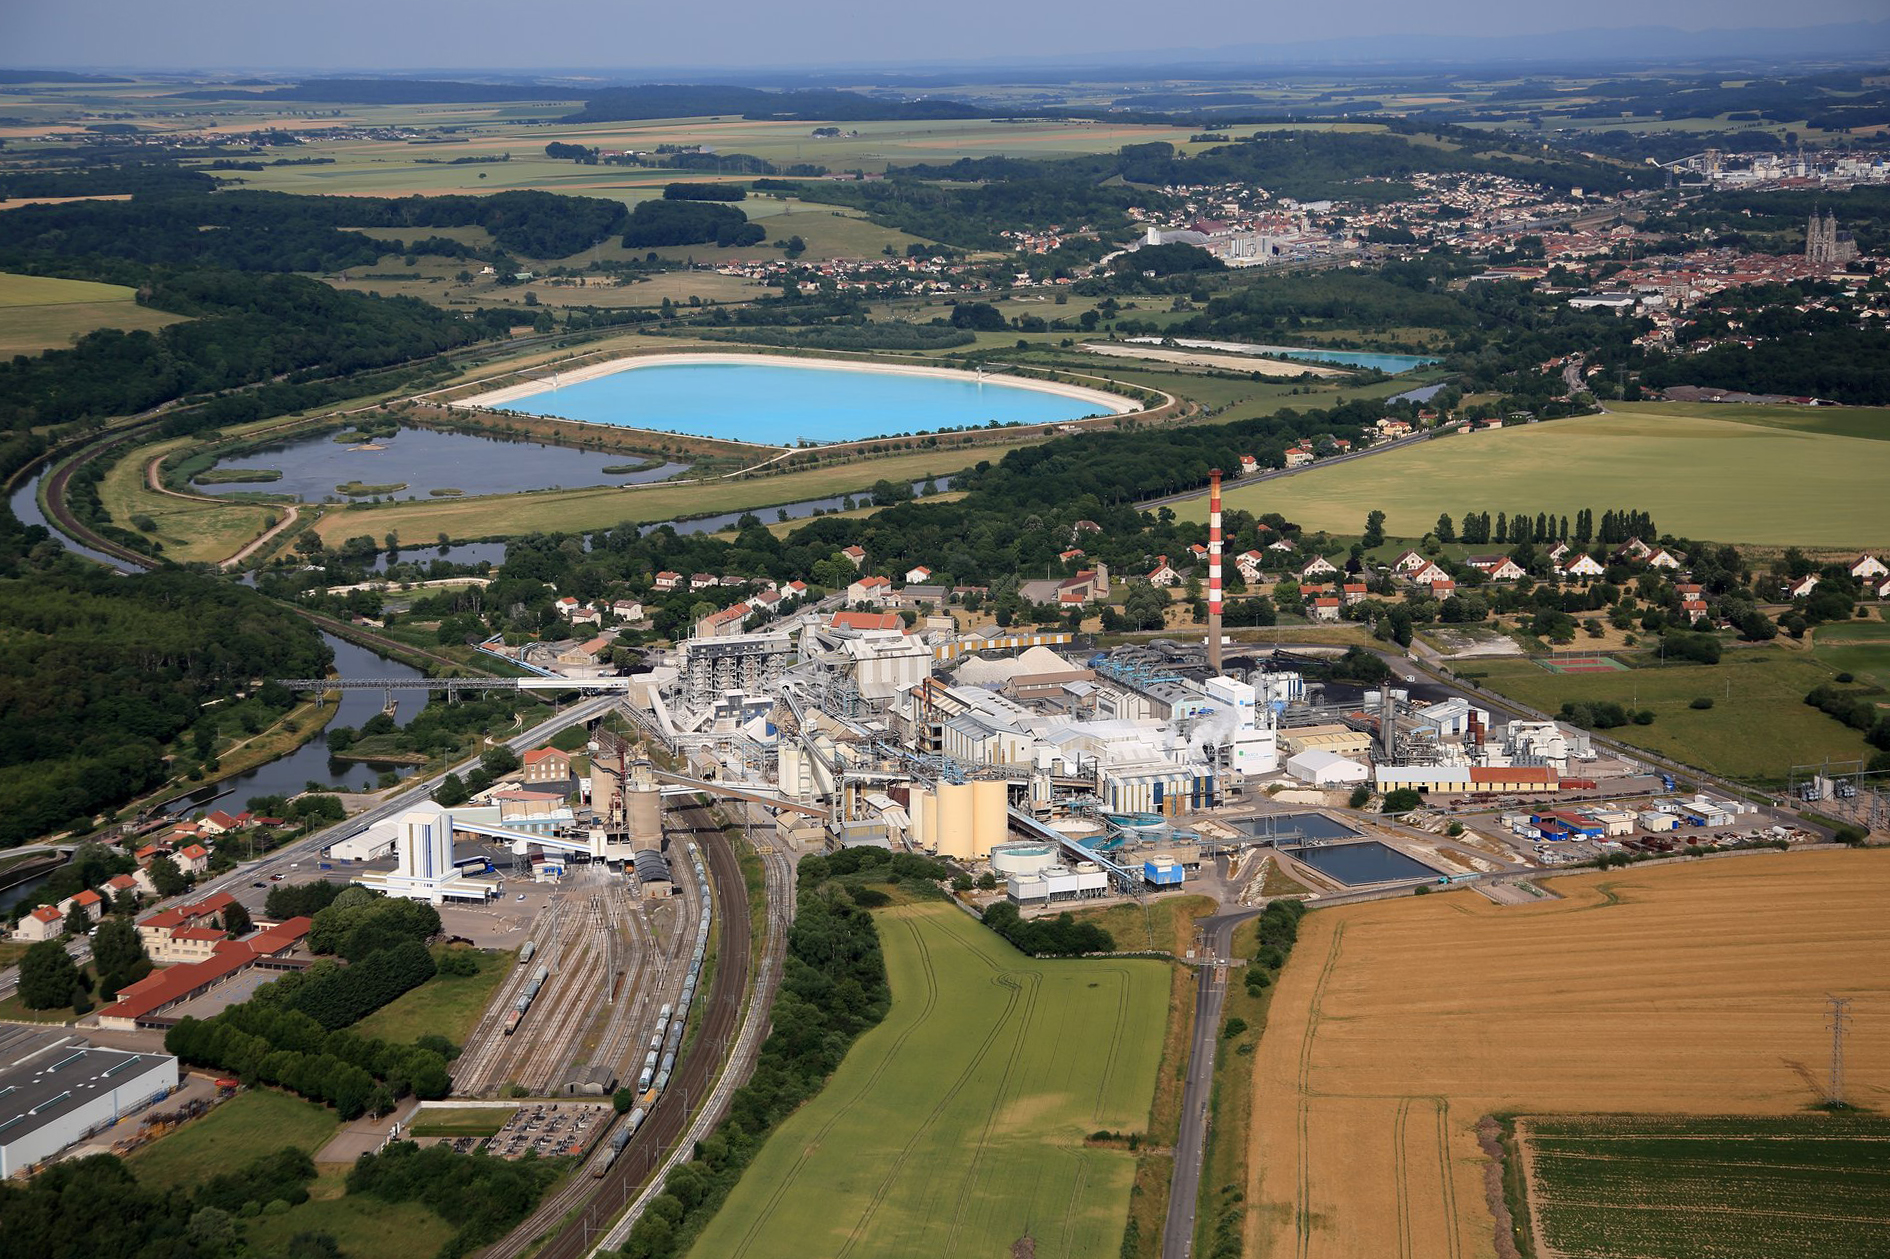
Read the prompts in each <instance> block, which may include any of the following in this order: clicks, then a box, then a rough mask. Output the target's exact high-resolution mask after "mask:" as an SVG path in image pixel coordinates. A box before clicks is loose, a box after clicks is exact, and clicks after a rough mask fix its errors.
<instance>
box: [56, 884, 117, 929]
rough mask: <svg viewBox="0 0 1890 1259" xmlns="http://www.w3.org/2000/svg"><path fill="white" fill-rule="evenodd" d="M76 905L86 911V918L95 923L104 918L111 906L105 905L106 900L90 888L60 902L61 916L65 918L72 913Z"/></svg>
mask: <svg viewBox="0 0 1890 1259" xmlns="http://www.w3.org/2000/svg"><path fill="white" fill-rule="evenodd" d="M74 905H77V906H79V907H81V908H82V909H84V910H85V916H86V917H87V918H90V919H91V920H92V921H93V922H97V921H98V920H99V919H101V918H103V917H104V916H105V911H106V910H107V909H109V908H110V906H108V905H107V904H106V903H105V898H104V897H103V896H100V895H99V894H98V893H97V892H94V891H93V890H92V889H91V888H89V887H88V888H86V889H84V890H83V891H79V892H75V893H73V894H72V895H71V896H68V897H66V899H64V900H62V901H60V902H59V904H58V906H57V908H58V910H59V913H60V914H61V916H64V915H67V914H70V913H71V912H72V907H73V906H74Z"/></svg>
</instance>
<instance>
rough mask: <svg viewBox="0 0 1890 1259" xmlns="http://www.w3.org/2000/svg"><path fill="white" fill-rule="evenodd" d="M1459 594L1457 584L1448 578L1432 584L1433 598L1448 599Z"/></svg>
mask: <svg viewBox="0 0 1890 1259" xmlns="http://www.w3.org/2000/svg"><path fill="white" fill-rule="evenodd" d="M1456 593H1457V583H1456V582H1454V581H1452V580H1451V579H1450V578H1448V577H1446V578H1444V579H1443V580H1442V581H1434V582H1432V583H1431V598H1433V599H1448V598H1450V597H1451V596H1452V595H1454V594H1456Z"/></svg>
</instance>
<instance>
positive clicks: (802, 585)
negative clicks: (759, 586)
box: [781, 581, 810, 599]
mask: <svg viewBox="0 0 1890 1259" xmlns="http://www.w3.org/2000/svg"><path fill="white" fill-rule="evenodd" d="M781 593H782V594H783V595H785V596H786V597H788V598H789V599H805V598H806V597H807V596H808V594H809V593H810V591H809V588H808V585H807V583H806V582H804V581H791V582H789V583H788V584H787V585H785V586H783V587H781Z"/></svg>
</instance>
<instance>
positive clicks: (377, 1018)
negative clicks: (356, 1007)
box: [353, 949, 516, 1045]
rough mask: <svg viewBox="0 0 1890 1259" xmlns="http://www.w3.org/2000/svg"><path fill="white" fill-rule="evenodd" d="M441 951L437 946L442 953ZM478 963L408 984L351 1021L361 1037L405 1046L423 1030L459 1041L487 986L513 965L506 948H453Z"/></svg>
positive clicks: (500, 979) (502, 977)
mask: <svg viewBox="0 0 1890 1259" xmlns="http://www.w3.org/2000/svg"><path fill="white" fill-rule="evenodd" d="M443 951H444V950H439V952H443ZM457 951H460V952H464V953H466V954H468V955H470V956H471V957H472V958H473V960H474V961H476V962H478V963H479V973H478V974H475V975H435V976H434V977H433V978H431V979H429V980H427V981H426V982H425V983H424V984H421V985H420V986H419V987H418V988H410V989H408V990H407V991H406V992H404V993H402V994H401V995H400V996H398V997H395V998H394V999H393V1000H392V1001H390V1002H388V1003H387V1004H386V1005H384V1006H382V1007H381V1008H380V1009H378V1010H376V1011H374V1013H372V1014H370V1015H368V1016H367V1017H366V1018H364V1019H362V1020H361V1021H360V1022H359V1023H356V1024H355V1025H354V1028H353V1030H354V1031H357V1032H359V1033H360V1034H361V1035H363V1036H378V1037H379V1038H380V1039H382V1040H385V1041H389V1042H391V1043H393V1044H396V1045H408V1044H412V1043H413V1041H414V1040H415V1039H416V1038H418V1037H420V1036H422V1035H425V1034H426V1033H427V1032H438V1033H439V1034H440V1035H441V1036H444V1037H446V1039H448V1040H450V1041H452V1042H453V1043H454V1044H455V1045H464V1044H465V1043H466V1037H467V1035H468V1034H469V1033H470V1032H471V1031H472V1029H473V1025H474V1024H476V1023H478V1022H479V1013H480V1011H482V1010H484V1009H485V1008H486V1002H487V1001H489V1000H491V998H492V992H493V989H495V988H497V987H498V986H499V985H500V984H501V983H503V982H505V977H506V976H507V975H508V974H510V973H511V970H512V968H513V966H514V965H516V963H515V961H514V955H513V954H512V953H511V952H509V951H508V952H504V953H492V952H487V951H486V950H483V949H461V950H457Z"/></svg>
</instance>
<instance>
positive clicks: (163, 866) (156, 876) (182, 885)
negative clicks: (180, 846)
mask: <svg viewBox="0 0 1890 1259" xmlns="http://www.w3.org/2000/svg"><path fill="white" fill-rule="evenodd" d="M151 886H152V887H153V888H155V889H156V890H157V894H158V895H159V896H176V895H178V894H179V893H180V892H182V891H184V889H186V888H188V887H189V886H190V880H189V879H186V878H185V877H184V872H183V871H182V870H179V869H178V868H177V863H176V862H175V861H172V860H171V859H170V858H169V857H168V856H158V857H154V858H152V860H151Z"/></svg>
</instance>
